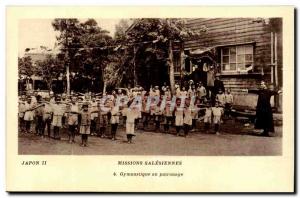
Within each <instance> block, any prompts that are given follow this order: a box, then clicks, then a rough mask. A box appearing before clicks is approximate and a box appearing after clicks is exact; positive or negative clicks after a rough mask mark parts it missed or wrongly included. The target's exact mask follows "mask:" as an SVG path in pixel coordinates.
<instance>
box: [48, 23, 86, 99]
mask: <svg viewBox="0 0 300 198" xmlns="http://www.w3.org/2000/svg"><path fill="white" fill-rule="evenodd" d="M52 26H53V28H54V30H55V31H59V32H60V35H59V36H57V37H56V39H57V41H58V44H59V45H61V46H62V48H61V53H62V54H63V55H64V56H65V58H64V62H65V66H66V77H67V94H70V71H69V70H70V63H74V57H75V54H76V53H77V51H78V50H79V47H80V37H81V35H82V33H83V31H82V29H81V27H80V23H79V20H78V19H54V21H53V22H52Z"/></svg>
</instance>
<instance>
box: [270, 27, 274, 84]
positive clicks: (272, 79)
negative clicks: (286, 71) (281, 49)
mask: <svg viewBox="0 0 300 198" xmlns="http://www.w3.org/2000/svg"><path fill="white" fill-rule="evenodd" d="M273 45H274V44H273V32H271V64H270V65H271V83H274V77H273V73H274V71H273V50H274V46H273Z"/></svg>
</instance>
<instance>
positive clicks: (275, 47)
mask: <svg viewBox="0 0 300 198" xmlns="http://www.w3.org/2000/svg"><path fill="white" fill-rule="evenodd" d="M274 37H275V38H274V40H275V41H274V43H275V44H274V58H275V61H274V64H275V85H276V86H278V68H277V33H276V32H275V36H274Z"/></svg>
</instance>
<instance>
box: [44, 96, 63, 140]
mask: <svg viewBox="0 0 300 198" xmlns="http://www.w3.org/2000/svg"><path fill="white" fill-rule="evenodd" d="M48 104H49V105H50V106H51V107H52V111H53V118H52V126H53V132H54V137H53V138H54V139H56V140H60V139H61V138H60V133H59V132H60V128H62V117H63V115H64V113H65V112H64V109H65V104H63V103H62V102H61V97H60V96H56V97H55V103H54V104H52V103H48Z"/></svg>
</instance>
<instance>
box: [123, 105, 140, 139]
mask: <svg viewBox="0 0 300 198" xmlns="http://www.w3.org/2000/svg"><path fill="white" fill-rule="evenodd" d="M128 106H129V107H128V108H127V110H126V135H127V142H128V143H129V144H131V143H132V137H133V136H135V134H134V128H135V127H134V123H135V119H137V118H138V116H139V113H138V109H137V108H138V107H136V106H133V107H130V105H128Z"/></svg>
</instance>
